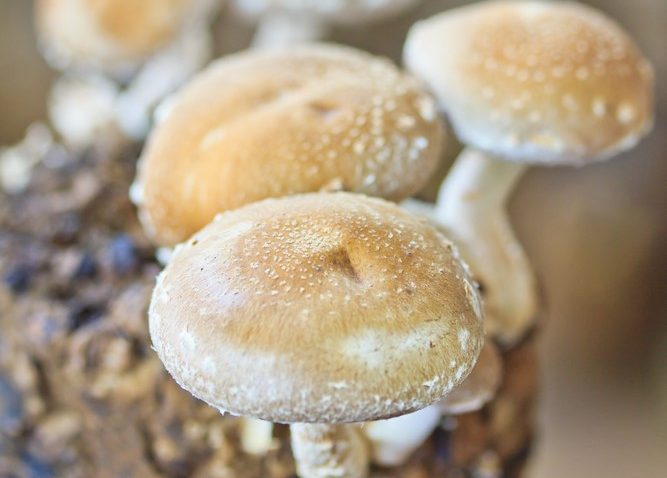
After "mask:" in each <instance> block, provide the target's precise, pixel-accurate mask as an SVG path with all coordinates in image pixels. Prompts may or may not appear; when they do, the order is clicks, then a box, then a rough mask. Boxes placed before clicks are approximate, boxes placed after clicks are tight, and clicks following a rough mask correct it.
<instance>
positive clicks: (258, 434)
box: [240, 417, 274, 455]
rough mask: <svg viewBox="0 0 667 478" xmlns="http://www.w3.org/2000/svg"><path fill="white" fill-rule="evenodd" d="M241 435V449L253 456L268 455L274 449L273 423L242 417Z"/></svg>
mask: <svg viewBox="0 0 667 478" xmlns="http://www.w3.org/2000/svg"><path fill="white" fill-rule="evenodd" d="M240 435H241V437H240V438H241V448H242V449H243V451H245V452H246V453H249V454H251V455H266V454H267V453H268V452H269V451H270V450H271V449H272V448H273V444H274V440H273V423H271V422H267V421H264V420H258V419H256V418H250V417H242V418H241V423H240Z"/></svg>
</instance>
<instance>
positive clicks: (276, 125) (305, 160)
mask: <svg viewBox="0 0 667 478" xmlns="http://www.w3.org/2000/svg"><path fill="white" fill-rule="evenodd" d="M166 105H167V106H165V107H160V109H159V112H160V117H161V118H162V120H161V122H159V123H158V124H157V126H156V127H155V129H154V130H153V132H152V133H151V135H150V137H149V140H148V144H147V146H146V149H145V151H144V152H143V154H142V158H141V160H140V163H139V172H138V176H137V180H136V182H135V185H134V186H133V188H132V193H133V194H132V196H133V200H134V201H135V202H137V203H138V205H139V214H140V217H141V220H142V223H143V225H144V227H145V229H146V230H147V232H148V233H149V235H150V236H151V237H152V239H153V240H154V241H155V242H156V243H157V244H159V245H164V246H171V245H174V244H176V243H178V242H180V241H183V240H184V239H186V238H187V237H188V236H190V235H191V234H192V233H194V232H195V231H197V230H198V229H200V228H201V227H203V226H204V225H206V224H207V223H209V222H210V221H211V220H212V219H213V217H214V216H215V215H216V214H217V213H219V212H223V211H227V210H230V209H235V208H237V207H239V206H242V205H244V204H247V203H250V202H253V201H257V200H261V199H265V198H268V197H277V196H285V195H289V194H296V193H303V192H314V191H319V190H321V189H327V188H329V189H331V188H333V189H336V188H338V189H343V190H347V191H353V192H361V193H365V194H368V195H372V196H379V197H383V198H387V199H392V200H401V199H403V198H406V197H409V196H411V195H412V194H414V193H415V192H417V191H418V190H419V189H420V188H421V186H422V185H423V184H424V183H425V181H426V180H427V179H428V177H429V175H430V174H431V172H432V171H433V170H434V168H435V167H436V165H437V161H438V155H439V153H440V151H441V145H442V142H443V128H442V123H441V122H440V120H439V119H438V118H437V114H436V110H435V103H434V101H433V100H432V98H431V97H430V96H429V95H428V94H426V93H424V92H423V90H422V89H421V87H420V85H419V83H418V82H417V81H416V80H415V79H414V78H412V77H411V76H408V75H405V74H404V73H402V72H401V71H400V70H399V69H398V68H397V67H396V66H395V65H393V64H392V63H391V62H389V61H387V60H385V59H382V58H378V57H375V56H372V55H369V54H367V53H364V52H361V51H359V50H356V49H352V48H347V47H341V46H335V45H322V44H320V45H310V46H301V47H296V48H294V47H293V48H290V49H276V50H270V51H269V50H262V51H257V50H252V51H248V52H244V53H240V54H237V55H232V56H229V57H226V58H224V59H222V60H220V61H218V62H216V63H215V64H213V65H212V66H210V67H209V68H208V69H207V70H205V71H204V72H202V73H200V74H199V75H198V76H197V77H196V78H195V79H193V81H192V82H191V83H189V84H188V85H187V86H186V87H185V88H184V89H183V90H182V91H181V92H179V93H178V94H177V95H176V96H175V97H174V98H171V99H169V100H167V103H166Z"/></svg>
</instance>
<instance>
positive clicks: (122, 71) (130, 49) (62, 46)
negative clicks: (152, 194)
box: [35, 0, 221, 146]
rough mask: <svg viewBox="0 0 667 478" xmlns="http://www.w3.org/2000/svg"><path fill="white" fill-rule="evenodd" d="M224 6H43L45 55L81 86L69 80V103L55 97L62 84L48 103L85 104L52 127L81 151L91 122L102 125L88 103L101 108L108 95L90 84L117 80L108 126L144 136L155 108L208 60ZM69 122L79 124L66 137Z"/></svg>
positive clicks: (123, 2)
mask: <svg viewBox="0 0 667 478" xmlns="http://www.w3.org/2000/svg"><path fill="white" fill-rule="evenodd" d="M220 4H221V2H220V1H219V0H195V1H190V0H142V1H141V2H137V1H136V0H38V1H37V2H36V5H35V27H36V31H37V35H38V38H39V43H40V47H41V50H42V52H43V54H44V57H45V58H46V59H47V61H48V62H49V63H50V64H51V65H52V66H53V67H54V68H56V69H58V70H62V71H65V72H67V73H68V74H69V75H71V76H72V75H73V76H79V75H80V76H81V77H82V78H81V81H83V82H84V84H83V85H81V84H77V83H76V81H74V80H72V79H71V78H70V81H69V84H68V89H67V90H66V91H67V93H69V95H68V96H66V97H65V98H64V99H61V98H59V96H58V95H59V93H62V92H63V87H62V86H61V87H60V88H59V89H55V90H54V91H53V92H52V96H54V98H53V99H52V100H51V102H52V103H56V104H62V103H63V102H70V103H71V102H72V101H74V99H76V98H80V100H78V101H76V103H75V104H74V103H73V104H71V105H69V106H70V107H71V109H72V110H73V111H71V112H66V113H63V112H62V111H56V112H55V113H52V116H55V118H54V119H55V120H58V119H59V118H61V117H64V118H65V119H67V120H69V123H65V124H63V125H60V124H59V123H55V126H56V129H57V130H58V131H59V132H60V133H62V134H63V135H64V139H65V140H66V141H68V142H70V143H72V144H73V145H74V146H79V145H80V144H81V142H82V140H81V138H80V133H81V130H82V129H85V128H84V126H85V124H86V122H90V123H91V124H93V125H98V124H99V123H101V122H102V120H100V119H99V117H98V116H96V115H95V109H92V108H91V107H89V106H88V104H87V102H86V98H91V97H92V98H93V99H94V101H95V105H96V109H99V107H98V106H97V104H98V103H100V101H102V100H105V99H106V97H107V96H105V95H107V93H108V87H107V86H106V85H104V84H103V82H102V81H101V80H94V81H91V80H90V79H91V77H94V76H100V77H103V79H105V80H108V81H112V82H114V83H115V85H114V86H115V87H116V88H117V89H119V90H120V91H119V92H118V94H117V98H115V99H114V100H115V101H114V110H113V111H112V113H113V114H112V115H111V114H110V115H108V118H109V119H108V120H107V117H106V116H105V117H104V121H106V122H108V121H110V120H113V121H114V122H117V123H118V126H120V128H121V129H122V131H123V132H124V133H125V134H126V135H128V136H129V137H132V138H142V137H143V136H145V133H146V132H147V130H148V127H149V123H150V115H151V114H152V110H153V108H154V107H155V105H156V104H157V102H158V101H159V100H161V99H162V98H163V97H164V96H165V95H167V94H169V93H171V92H172V91H173V90H174V89H175V88H176V87H178V86H179V85H180V84H182V83H183V82H184V81H185V80H186V79H187V78H189V77H190V76H191V75H192V74H193V73H194V72H196V71H198V70H200V69H201V68H202V67H203V65H205V64H206V63H207V62H208V61H209V59H210V57H211V54H212V45H211V38H210V33H209V28H208V26H209V23H210V22H211V19H212V18H213V17H214V15H215V13H216V12H217V11H218V10H219V8H220ZM77 87H78V88H77ZM84 87H85V88H84ZM94 87H98V90H97V91H95V90H93V88H94ZM123 87H125V88H123ZM79 110H81V111H79ZM105 113H106V111H105ZM63 115H64V116H63ZM72 121H76V122H77V123H79V124H78V126H76V125H75V126H76V127H77V130H76V131H75V133H77V132H78V133H79V134H78V135H76V136H74V137H72V138H69V137H68V136H67V133H69V132H70V129H68V126H69V127H70V128H71V122H72ZM88 129H89V130H90V129H91V128H88ZM92 133H94V132H91V134H89V135H87V136H86V137H85V138H84V140H85V142H84V146H89V145H90V144H93V142H94V141H95V139H96V137H95V135H94V134H92Z"/></svg>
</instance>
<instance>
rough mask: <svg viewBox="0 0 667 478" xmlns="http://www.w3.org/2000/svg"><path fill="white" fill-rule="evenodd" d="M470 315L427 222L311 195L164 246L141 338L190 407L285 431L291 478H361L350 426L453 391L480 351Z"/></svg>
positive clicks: (448, 253) (369, 203)
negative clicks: (169, 248)
mask: <svg viewBox="0 0 667 478" xmlns="http://www.w3.org/2000/svg"><path fill="white" fill-rule="evenodd" d="M481 314H482V311H481V305H480V299H479V296H478V294H477V292H476V290H475V288H474V286H473V284H472V282H471V281H470V279H469V277H468V273H467V270H466V268H465V266H464V264H463V263H462V262H461V261H460V260H459V258H458V255H457V253H456V249H455V248H454V246H453V245H452V244H451V243H450V242H449V241H448V240H447V239H446V238H445V236H444V235H443V234H442V233H440V232H439V231H438V230H437V229H436V228H434V227H433V226H431V225H430V224H429V223H428V222H427V221H425V220H422V219H419V218H416V217H415V216H413V215H411V214H409V213H407V212H405V211H403V210H402V209H400V208H399V207H398V206H396V205H394V204H391V203H388V202H385V201H383V200H380V199H373V198H368V197H366V196H362V195H355V194H350V193H313V194H305V195H297V196H291V197H287V198H282V199H269V200H265V201H261V202H257V203H253V204H251V205H247V206H244V207H242V208H240V209H237V210H235V211H231V212H228V213H225V214H222V215H220V216H218V218H216V220H214V221H213V222H212V223H211V224H209V225H208V226H206V227H205V228H204V229H203V230H201V231H200V232H198V233H197V234H196V235H195V236H193V237H192V239H191V240H189V241H188V242H186V243H184V244H182V245H181V246H179V247H177V248H176V249H175V252H174V256H173V258H172V260H171V261H170V263H169V265H168V266H167V267H166V269H165V270H164V272H163V273H162V274H161V275H160V277H159V278H158V281H157V285H156V287H155V290H154V292H153V297H152V300H151V305H150V309H149V326H150V334H151V338H152V341H153V345H154V348H155V350H156V352H157V354H158V356H159V357H160V359H161V360H162V362H163V363H164V365H165V367H166V368H167V370H168V371H169V372H170V373H171V375H172V376H173V377H174V379H175V380H176V381H177V382H178V383H179V384H180V385H181V386H182V387H183V388H185V389H186V390H188V391H189V392H190V393H192V394H193V395H194V396H196V397H198V398H200V399H201V400H204V401H205V402H207V403H208V404H210V405H211V406H213V407H216V408H217V409H219V410H221V411H222V412H229V413H232V414H235V415H244V416H253V417H255V418H258V419H262V420H266V421H271V422H281V423H289V424H292V443H293V448H294V453H295V457H296V459H297V467H298V470H299V472H300V474H301V476H302V477H303V478H315V477H322V476H346V477H348V476H349V477H357V476H358V477H363V476H366V469H367V466H368V456H367V453H368V451H367V450H366V448H365V447H364V446H362V443H363V441H362V440H361V436H360V435H359V430H358V428H357V427H356V426H354V425H351V424H353V423H363V422H366V421H373V420H381V419H386V418H389V417H395V416H399V415H404V414H407V413H411V412H415V411H417V410H420V409H422V408H424V407H428V406H429V405H432V404H433V403H436V402H438V401H439V400H440V399H442V398H443V397H444V396H445V395H446V394H447V393H448V392H449V391H451V390H452V389H454V387H456V386H457V385H458V384H459V383H461V382H462V381H463V380H464V379H465V377H466V376H467V375H468V373H469V372H470V370H471V369H472V367H473V365H474V363H475V361H476V359H477V356H478V354H479V352H480V349H481V347H482V340H483V327H482V315H481ZM452 362H453V363H454V367H453V368H452V367H451V364H452ZM452 370H453V371H454V372H452Z"/></svg>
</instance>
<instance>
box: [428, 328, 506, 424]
mask: <svg viewBox="0 0 667 478" xmlns="http://www.w3.org/2000/svg"><path fill="white" fill-rule="evenodd" d="M502 369H503V361H502V358H501V356H500V352H498V348H497V347H496V346H495V345H494V344H493V342H492V341H490V340H487V341H485V343H484V347H483V348H482V351H481V352H480V354H479V358H478V359H477V363H476V364H475V366H474V367H473V369H472V371H471V372H470V374H469V375H468V376H467V377H466V379H465V380H464V381H463V382H462V383H461V384H460V385H458V386H457V387H455V388H454V389H453V390H452V391H451V392H449V393H448V394H447V396H446V397H445V398H443V399H442V400H441V401H440V403H439V405H440V408H441V410H442V412H443V413H445V414H448V415H460V414H462V413H470V412H474V411H476V410H479V409H481V408H482V407H483V406H484V404H486V403H487V402H489V401H491V400H492V399H493V398H494V396H495V394H496V392H497V391H498V387H500V382H501V379H502Z"/></svg>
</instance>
